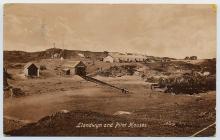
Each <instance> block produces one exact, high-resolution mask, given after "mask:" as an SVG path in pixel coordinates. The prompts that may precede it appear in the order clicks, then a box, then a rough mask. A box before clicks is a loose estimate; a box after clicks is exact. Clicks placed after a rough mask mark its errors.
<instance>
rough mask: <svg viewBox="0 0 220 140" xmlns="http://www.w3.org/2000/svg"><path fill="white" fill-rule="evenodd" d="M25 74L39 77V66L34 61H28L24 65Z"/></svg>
mask: <svg viewBox="0 0 220 140" xmlns="http://www.w3.org/2000/svg"><path fill="white" fill-rule="evenodd" d="M24 74H25V76H28V77H29V76H30V77H39V68H38V66H36V65H35V64H34V63H32V62H29V63H27V64H26V65H25V66H24Z"/></svg>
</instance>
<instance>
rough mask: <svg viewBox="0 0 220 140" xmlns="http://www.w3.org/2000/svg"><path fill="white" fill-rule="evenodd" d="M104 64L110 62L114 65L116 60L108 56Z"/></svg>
mask: <svg viewBox="0 0 220 140" xmlns="http://www.w3.org/2000/svg"><path fill="white" fill-rule="evenodd" d="M103 62H109V63H113V62H114V58H113V57H112V56H110V55H109V56H107V57H105V58H104V59H103Z"/></svg>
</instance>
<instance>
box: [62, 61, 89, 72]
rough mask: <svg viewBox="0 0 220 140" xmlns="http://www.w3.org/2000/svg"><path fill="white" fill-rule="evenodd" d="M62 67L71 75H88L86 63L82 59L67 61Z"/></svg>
mask: <svg viewBox="0 0 220 140" xmlns="http://www.w3.org/2000/svg"><path fill="white" fill-rule="evenodd" d="M62 67H63V70H65V71H66V73H67V74H68V72H69V73H70V75H86V65H85V64H84V63H83V62H82V61H67V62H66V63H65V64H63V66H62ZM68 69H69V70H70V71H68Z"/></svg>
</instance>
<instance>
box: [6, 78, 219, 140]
mask: <svg viewBox="0 0 220 140" xmlns="http://www.w3.org/2000/svg"><path fill="white" fill-rule="evenodd" d="M95 78H97V79H100V80H102V81H105V82H108V83H110V84H112V85H117V86H120V87H123V88H126V89H128V90H129V91H130V93H129V94H123V93H121V92H120V91H118V90H115V89H112V88H110V87H105V86H102V85H97V84H95V83H91V82H88V81H85V80H84V79H82V78H80V77H79V76H73V77H66V78H59V77H53V78H47V79H28V80H21V81H19V82H16V81H13V82H14V83H13V84H14V85H16V86H17V87H22V89H23V90H24V92H25V93H27V95H26V96H22V97H18V98H15V97H12V98H5V99H4V118H5V119H4V132H5V133H7V135H61V136H62V135H64V136H65V135H71V136H83V135H86V136H97V135H98V136H99V135H100V136H190V135H192V134H194V133H195V132H197V131H199V130H200V129H202V128H204V127H206V126H208V125H210V124H211V123H213V122H215V104H216V100H215V96H216V94H215V92H214V91H213V92H208V93H201V94H197V95H192V96H190V95H172V94H168V93H162V92H155V91H151V90H150V87H149V84H148V83H146V82H144V81H143V80H141V79H140V78H139V77H138V76H123V77H118V78H106V77H100V76H97V77H95ZM62 111H64V112H65V111H66V112H70V113H69V115H70V116H72V115H73V116H77V115H79V116H80V115H83V113H82V112H84V114H86V113H88V112H89V113H90V114H93V112H96V113H98V114H96V113H95V114H94V116H97V119H95V120H93V119H91V121H92V120H93V121H95V122H97V123H98V122H100V115H101V118H102V119H101V120H105V118H106V120H108V121H110V122H112V123H113V125H114V126H115V125H116V123H117V122H118V121H119V122H121V121H123V122H125V123H128V124H127V125H129V123H132V122H134V120H135V121H136V120H137V121H138V123H139V124H140V123H143V125H146V126H147V127H144V126H142V127H141V128H135V129H131V128H130V129H129V128H127V127H126V128H121V129H120V130H117V129H115V128H105V129H101V128H99V129H95V128H87V127H88V126H87V127H81V128H77V127H76V126H77V125H79V123H80V122H81V123H83V119H79V118H83V117H78V118H75V119H74V118H72V119H58V120H57V121H55V122H54V123H57V125H58V126H59V127H61V126H62V125H64V124H63V123H61V122H66V123H67V122H69V123H67V124H69V125H70V126H68V127H67V128H66V129H71V130H72V131H58V130H59V129H58V130H57V128H56V127H58V126H56V127H55V126H54V127H53V129H52V130H51V129H50V128H47V127H44V129H46V130H45V131H43V132H44V133H42V132H41V131H40V132H39V131H37V130H38V129H39V128H36V127H34V126H31V127H30V128H31V129H30V128H29V129H28V130H29V131H27V130H25V131H24V130H23V129H20V128H21V127H22V126H24V125H26V124H29V123H36V124H38V123H39V122H38V121H39V120H40V119H42V118H44V117H45V116H51V115H52V114H56V112H62ZM75 111H76V112H75ZM77 111H79V112H77ZM120 111H122V112H127V113H128V114H123V113H122V114H120V113H119V114H117V113H118V112H120ZM80 113H81V114H80ZM67 114H68V113H67ZM115 114H116V115H115ZM105 115H107V116H105ZM52 116H53V115H52ZM91 116H92V115H91ZM94 116H93V117H94ZM112 117H113V118H114V119H112ZM55 118H56V115H55ZM98 118H99V119H98ZM118 119H119V120H118ZM59 120H60V121H61V122H60V121H59ZM89 120H90V117H88V116H87V117H86V118H84V121H87V122H86V123H85V124H89V123H90V124H91V123H92V122H90V121H89ZM70 121H72V122H73V123H71V122H70ZM60 123H61V124H60ZM36 124H35V125H36ZM39 124H40V123H39ZM39 124H38V125H39ZM64 126H67V125H64ZM59 127H58V128H59ZM90 127H91V126H90ZM16 129H18V130H16ZM19 129H20V130H19ZM41 129H42V128H41ZM63 129H65V127H64V128H63ZM12 130H13V131H12ZM31 130H32V131H31ZM53 130H57V131H54V133H53ZM76 130H81V131H80V132H79V131H76ZM116 130H117V131H116ZM99 131H100V133H99ZM33 132H36V133H33ZM95 132H96V133H95ZM214 134H215V127H212V128H210V129H208V130H207V131H205V132H203V133H201V134H200V136H213V135H214Z"/></svg>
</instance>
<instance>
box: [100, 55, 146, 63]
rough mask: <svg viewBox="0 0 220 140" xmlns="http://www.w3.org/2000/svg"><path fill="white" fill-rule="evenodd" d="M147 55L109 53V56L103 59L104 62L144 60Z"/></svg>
mask: <svg viewBox="0 0 220 140" xmlns="http://www.w3.org/2000/svg"><path fill="white" fill-rule="evenodd" d="M146 60H147V57H146V56H144V55H140V54H130V53H127V54H121V53H109V55H108V56H107V57H105V58H104V59H103V61H104V62H110V63H113V62H144V61H146Z"/></svg>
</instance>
